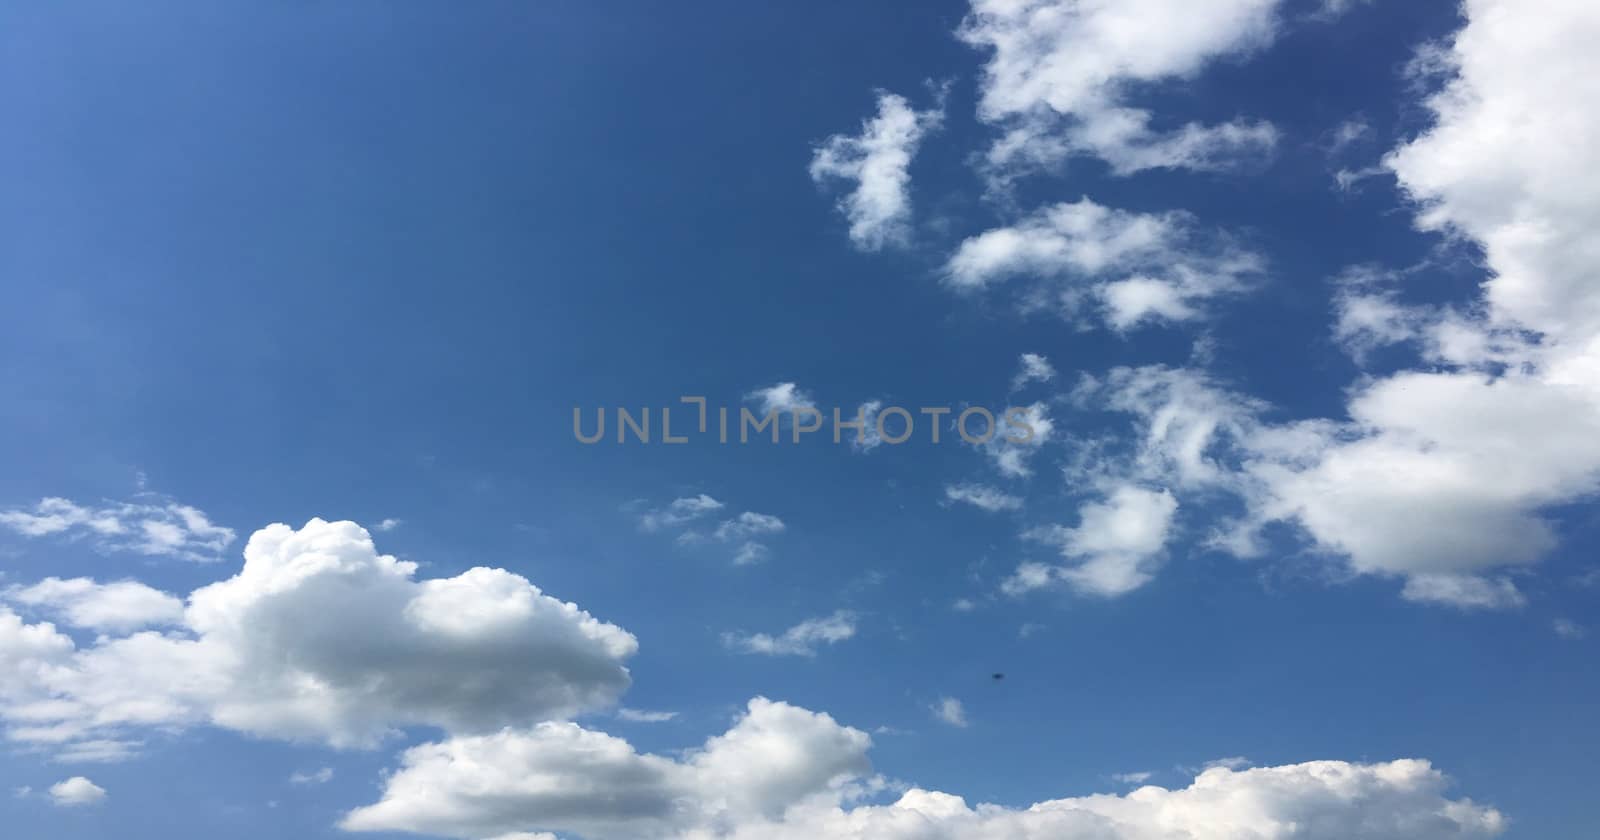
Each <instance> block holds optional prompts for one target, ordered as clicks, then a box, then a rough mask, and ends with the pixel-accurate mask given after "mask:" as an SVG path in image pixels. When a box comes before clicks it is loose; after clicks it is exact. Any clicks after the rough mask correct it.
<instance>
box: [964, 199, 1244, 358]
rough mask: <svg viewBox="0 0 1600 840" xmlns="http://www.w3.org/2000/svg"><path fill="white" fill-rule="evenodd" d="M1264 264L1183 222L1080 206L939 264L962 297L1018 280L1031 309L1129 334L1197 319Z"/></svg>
mask: <svg viewBox="0 0 1600 840" xmlns="http://www.w3.org/2000/svg"><path fill="white" fill-rule="evenodd" d="M1263 268H1264V262H1263V260H1262V259H1261V258H1260V257H1259V256H1257V255H1255V254H1252V253H1250V252H1248V251H1245V250H1242V249H1240V248H1237V247H1235V246H1233V245H1231V244H1229V243H1227V242H1226V241H1223V240H1220V239H1218V238H1216V237H1211V238H1209V239H1208V238H1207V237H1204V236H1201V235H1200V234H1199V233H1198V232H1197V231H1196V230H1195V225H1194V223H1193V221H1192V219H1190V218H1189V216H1188V215H1186V214H1184V213H1176V212H1172V213H1133V212H1129V211H1125V210H1117V209H1114V208H1110V207H1104V206H1102V205H1099V204H1096V203H1095V202H1093V201H1091V200H1089V199H1087V198H1085V199H1082V200H1079V201H1076V202H1068V203H1062V204H1056V205H1052V206H1049V207H1045V208H1043V209H1041V210H1038V211H1036V212H1034V213H1032V214H1031V215H1029V216H1027V217H1025V218H1023V219H1021V220H1020V221H1018V222H1016V223H1015V224H1012V225H1009V226H1006V227H1000V228H994V229H992V230H989V231H985V232H984V233H981V234H979V235H977V236H974V237H972V238H970V239H967V240H966V241H964V242H962V243H961V245H960V247H959V248H957V249H956V252H955V254H954V255H952V256H951V257H950V260H949V261H948V262H947V263H946V265H945V279H946V282H947V284H948V285H950V286H951V287H953V288H955V289H957V290H962V291H976V290H980V289H984V288H988V287H990V286H993V285H995V284H997V283H1000V282H1003V281H1006V280H1008V279H1011V278H1021V279H1023V280H1024V281H1025V288H1024V290H1023V298H1024V301H1025V302H1026V303H1027V304H1028V305H1029V306H1034V307H1042V308H1049V309H1054V310H1057V311H1059V312H1061V313H1062V314H1063V315H1065V316H1067V317H1070V318H1076V317H1079V316H1081V315H1082V314H1083V313H1085V312H1086V311H1093V312H1095V313H1097V314H1098V315H1099V316H1100V317H1101V318H1103V319H1104V320H1105V322H1106V323H1107V324H1109V325H1110V326H1111V327H1112V328H1114V329H1117V330H1120V331H1126V330H1129V329H1132V328H1134V327H1137V326H1139V325H1141V324H1144V323H1147V322H1163V321H1165V322H1178V321H1188V320H1193V319H1195V318H1199V317H1201V316H1202V315H1203V314H1204V309H1203V307H1204V304H1205V302H1206V301H1207V300H1209V299H1211V298H1215V297H1217V296H1220V295H1225V294H1231V293H1235V292H1239V291H1242V290H1243V289H1245V288H1246V287H1247V285H1248V284H1249V282H1250V280H1251V279H1252V278H1254V277H1256V276H1258V275H1259V274H1260V273H1261V272H1262V270H1263Z"/></svg>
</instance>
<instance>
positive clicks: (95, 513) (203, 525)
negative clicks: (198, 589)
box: [0, 497, 234, 561]
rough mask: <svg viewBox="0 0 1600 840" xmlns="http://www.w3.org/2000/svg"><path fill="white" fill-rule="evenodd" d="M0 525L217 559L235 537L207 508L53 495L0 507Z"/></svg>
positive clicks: (105, 545) (111, 546)
mask: <svg viewBox="0 0 1600 840" xmlns="http://www.w3.org/2000/svg"><path fill="white" fill-rule="evenodd" d="M0 527H5V528H9V529H10V530H12V531H15V532H16V533H18V534H21V535H23V536H25V537H46V536H61V537H65V538H69V539H80V538H81V539H86V540H88V541H90V542H91V543H92V544H93V545H94V546H95V547H96V548H99V549H100V550H102V551H126V552H132V553H135V554H145V555H149V556H152V557H175V558H180V559H184V560H197V561H207V560H215V559H216V558H217V557H218V556H219V555H220V554H221V553H222V552H223V551H225V550H226V549H227V548H228V546H229V545H231V544H233V540H234V533H233V530H232V529H229V528H224V527H222V526H220V525H215V524H212V522H211V520H210V519H209V518H207V517H206V515H205V513H204V512H203V511H201V510H198V509H196V508H193V507H190V506H188V505H183V504H178V503H177V502H171V501H160V502H151V501H140V502H111V503H106V504H103V505H99V506H95V505H82V504H78V503H77V502H74V501H71V500H70V499H62V498H56V497H50V498H46V499H42V500H40V502H39V503H38V504H36V505H34V506H33V507H32V508H12V509H9V510H0Z"/></svg>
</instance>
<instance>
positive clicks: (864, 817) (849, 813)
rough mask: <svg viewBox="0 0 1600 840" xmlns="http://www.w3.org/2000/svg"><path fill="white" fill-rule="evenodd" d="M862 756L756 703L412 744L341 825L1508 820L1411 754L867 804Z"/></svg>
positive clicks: (1267, 832) (938, 839)
mask: <svg viewBox="0 0 1600 840" xmlns="http://www.w3.org/2000/svg"><path fill="white" fill-rule="evenodd" d="M870 746H871V739H870V737H869V736H868V735H867V734H866V733H864V732H861V731H859V730H856V729H853V728H850V727H847V726H843V725H841V724H839V723H837V722H836V721H834V720H833V719H832V718H831V717H829V716H827V715H824V714H818V713H815V712H810V711H807V710H805V709H801V708H798V707H795V706H791V705H788V704H785V703H778V702H773V701H769V700H765V699H762V698H757V699H755V700H752V701H751V702H750V704H749V706H748V708H747V710H746V712H745V714H744V715H743V717H741V718H740V720H739V721H738V722H736V723H735V724H734V725H733V727H732V728H731V729H729V730H728V731H727V732H726V733H725V734H723V735H718V736H715V737H713V738H711V739H709V740H707V741H706V742H705V744H704V745H703V746H701V747H699V748H698V749H694V750H690V751H688V752H687V753H686V754H685V755H684V756H683V757H682V758H678V759H673V758H668V757H665V756H659V755H652V754H648V753H644V754H641V753H639V752H637V751H636V750H635V749H634V748H633V747H632V746H631V745H630V744H628V743H627V742H626V741H623V740H621V739H618V738H615V737H612V736H610V735H605V734H603V733H599V732H593V731H590V730H586V729H583V728H580V727H578V726H576V725H574V724H570V723H547V724H541V725H539V726H536V727H533V728H530V729H507V730H503V731H501V732H498V733H494V734H485V735H476V736H467V737H456V738H452V739H449V740H446V741H442V742H438V743H431V744H424V745H421V746H418V747H414V748H412V749H410V750H408V751H407V752H406V753H405V755H404V756H403V757H402V758H401V766H400V768H399V769H398V770H397V771H395V772H394V773H392V774H391V775H389V776H388V778H387V780H386V783H385V788H384V792H383V795H382V797H381V799H380V800H379V801H378V802H376V803H374V804H372V805H368V806H366V807H362V808H357V809H355V810H354V811H351V812H350V813H349V814H347V815H346V816H345V818H344V820H343V821H342V823H341V826H342V827H343V828H345V829H347V830H351V831H407V832H414V833H419V834H429V835H437V836H443V837H452V838H462V840H487V838H501V837H508V836H526V834H528V833H532V832H561V833H563V834H571V835H573V836H577V837H582V838H585V840H613V839H614V838H615V839H616V840H620V838H630V840H633V839H635V838H636V839H637V840H714V839H716V838H722V840H757V839H758V838H759V840H774V839H775V840H790V838H792V839H793V840H802V838H803V840H813V838H818V837H827V838H842V840H850V838H857V840H955V838H961V840H1016V838H1037V839H1038V840H1043V839H1044V838H1053V839H1054V840H1162V839H1163V838H1169V837H1177V836H1182V837H1185V838H1193V840H1234V838H1239V837H1288V836H1291V835H1293V836H1294V837H1296V838H1303V840H1347V838H1350V837H1362V838H1368V839H1369V840H1447V838H1487V837H1494V836H1496V835H1498V834H1499V833H1501V832H1502V831H1503V830H1504V828H1505V826H1506V822H1507V821H1506V819H1505V817H1503V816H1502V815H1501V814H1500V813H1499V812H1498V811H1496V810H1494V809H1493V808H1489V807H1485V806H1482V805H1478V804H1477V803H1475V802H1473V801H1472V800H1470V799H1449V798H1447V797H1446V796H1445V792H1446V790H1447V788H1448V780H1447V779H1446V778H1445V777H1444V776H1443V775H1442V774H1441V773H1439V772H1438V771H1437V770H1435V769H1433V767H1432V766H1430V765H1429V764H1428V763H1427V762H1425V761H1415V760H1403V761H1394V762H1389V763H1382V764H1350V763H1345V762H1339V761H1323V762H1312V763H1307V764H1295V765H1287V766H1283V767H1266V768H1257V769H1250V770H1234V769H1228V768H1225V767H1217V768H1212V769H1208V770H1206V771H1204V772H1203V773H1201V774H1200V775H1199V776H1198V777H1197V778H1195V779H1194V781H1193V783H1191V784H1190V785H1189V786H1188V787H1185V788H1180V789H1177V790H1167V789H1164V788H1160V787H1144V788H1141V789H1139V790H1137V791H1134V792H1132V793H1129V794H1127V795H1122V796H1119V795H1112V794H1102V795H1097V796H1086V797H1081V798H1072V799H1058V800H1052V801H1046V802H1040V803H1037V804H1035V805H1032V806H1029V807H1027V808H1019V809H1013V808H1007V807H1003V806H999V805H988V804H983V805H978V806H975V807H974V806H969V805H968V804H967V802H966V801H965V800H963V799H961V798H960V797H958V796H954V795H951V794H947V793H940V792H937V791H930V790H924V789H921V788H910V789H906V790H904V792H903V793H901V794H899V795H898V797H897V798H896V799H894V801H892V802H890V803H888V804H866V803H864V802H863V801H862V800H863V798H864V797H871V796H874V795H876V794H878V793H880V792H882V791H884V790H885V789H886V787H887V783H886V782H884V780H882V779H881V778H879V777H876V776H873V775H871V767H870V764H869V761H868V758H867V752H868V750H869V748H870Z"/></svg>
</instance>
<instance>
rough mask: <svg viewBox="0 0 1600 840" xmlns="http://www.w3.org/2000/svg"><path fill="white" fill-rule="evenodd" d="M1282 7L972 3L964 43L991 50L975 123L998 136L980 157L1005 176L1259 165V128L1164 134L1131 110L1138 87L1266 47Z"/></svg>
mask: <svg viewBox="0 0 1600 840" xmlns="http://www.w3.org/2000/svg"><path fill="white" fill-rule="evenodd" d="M1278 5H1279V2H1278V0H1208V2H1204V3H1195V2H1191V0H1122V2H1115V3H1112V2H1098V1H1097V2H1084V1H1083V0H972V11H971V14H970V15H969V16H968V17H967V19H966V21H965V22H964V23H963V24H962V26H961V29H960V31H959V33H958V34H959V35H960V37H961V38H962V39H963V40H965V41H966V42H967V43H969V44H972V45H973V46H975V47H979V48H982V49H986V50H988V51H990V55H989V61H988V64H987V66H986V67H985V68H984V74H983V80H982V84H981V100H980V102H979V116H980V117H981V118H982V119H984V120H985V121H987V122H990V123H994V124H996V125H998V126H1000V127H1001V128H1002V129H1003V131H1004V134H1003V135H1002V137H1001V138H1000V139H999V140H998V141H996V142H995V144H994V145H993V146H992V147H991V148H990V150H989V153H988V164H989V166H990V168H991V170H992V172H993V173H994V174H995V176H996V177H997V178H999V179H1001V180H1004V179H1006V178H1008V177H1010V176H1011V175H1013V174H1015V173H1016V172H1019V171H1026V170H1029V169H1039V168H1054V167H1056V166H1059V165H1060V164H1061V163H1062V162H1063V161H1065V160H1066V159H1067V158H1069V157H1072V156H1075V155H1092V156H1095V157H1098V158H1100V159H1102V160H1104V161H1105V162H1106V163H1107V164H1109V165H1110V166H1111V168H1112V170H1113V171H1114V172H1117V173H1119V174H1128V173H1132V172H1137V171H1140V170H1143V169H1151V168H1158V167H1184V168H1193V169H1214V168H1218V167H1223V166H1228V165H1230V164H1232V163H1234V162H1236V161H1238V160H1240V159H1243V158H1246V157H1259V156H1260V155H1262V154H1264V153H1266V152H1268V151H1270V150H1271V149H1272V148H1273V146H1274V145H1275V143H1276V141H1277V131H1276V130H1275V129H1273V127H1272V126H1271V125H1269V124H1267V123H1264V122H1259V121H1252V120H1244V119H1238V120H1234V121H1232V122H1227V123H1222V124H1219V125H1204V124H1201V123H1196V122H1191V123H1187V124H1185V125H1182V126H1180V127H1178V128H1175V129H1171V130H1164V129H1160V128H1157V127H1155V126H1153V125H1152V122H1153V120H1152V117H1153V115H1152V113H1151V112H1150V111H1149V110H1146V109H1144V108H1139V107H1135V106H1132V105H1129V104H1128V103H1127V99H1128V98H1129V95H1130V94H1131V93H1132V92H1133V91H1134V90H1135V89H1136V88H1137V87H1139V86H1141V85H1149V84H1152V83H1159V82H1170V81H1180V80H1183V79H1188V78H1192V77H1194V76H1195V75H1197V74H1198V73H1199V72H1200V71H1201V70H1203V69H1204V68H1205V67H1206V66H1207V65H1208V64H1210V63H1211V62H1213V61H1215V60H1218V59H1220V58H1224V57H1226V56H1230V55H1242V54H1246V53H1248V52H1251V51H1253V50H1256V49H1259V48H1260V47H1262V46H1265V45H1266V44H1268V43H1270V42H1271V40H1272V38H1273V35H1274V34H1275V25H1274V18H1275V14H1276V10H1277V7H1278Z"/></svg>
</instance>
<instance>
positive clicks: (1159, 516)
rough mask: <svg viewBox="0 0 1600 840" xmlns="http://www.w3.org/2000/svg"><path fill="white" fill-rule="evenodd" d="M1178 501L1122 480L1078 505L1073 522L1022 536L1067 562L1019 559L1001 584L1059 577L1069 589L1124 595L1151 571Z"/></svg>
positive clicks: (1022, 585)
mask: <svg viewBox="0 0 1600 840" xmlns="http://www.w3.org/2000/svg"><path fill="white" fill-rule="evenodd" d="M1177 510H1178V502H1177V500H1176V499H1175V498H1173V496H1172V494H1171V493H1170V492H1168V491H1165V490H1150V489H1147V488H1142V487H1136V486H1133V485H1122V486H1118V487H1114V488H1112V489H1111V490H1110V491H1109V492H1107V494H1106V497H1105V499H1104V500H1103V501H1096V502H1090V503H1088V504H1085V505H1084V506H1083V507H1082V508H1080V509H1079V511H1078V519H1079V523H1078V526H1077V527H1075V528H1065V527H1061V526H1055V527H1051V528H1040V529H1035V530H1033V531H1031V532H1029V534H1028V536H1030V537H1032V538H1034V539H1037V540H1040V541H1043V542H1046V543H1049V544H1051V545H1054V546H1056V547H1058V548H1059V549H1060V550H1061V554H1062V556H1063V557H1065V558H1066V559H1068V560H1069V561H1070V562H1069V563H1068V564H1066V565H1062V566H1054V567H1052V566H1048V565H1045V564H1042V563H1032V562H1030V563H1024V564H1022V565H1021V566H1019V567H1018V568H1017V571H1016V572H1014V573H1013V574H1012V575H1011V576H1010V577H1009V578H1007V579H1006V580H1005V581H1004V582H1003V583H1002V584H1001V590H1002V591H1003V592H1005V593H1007V594H1009V595H1021V594H1023V593H1026V592H1029V591H1031V590H1034V589H1040V588H1043V587H1047V586H1051V585H1053V584H1055V583H1057V582H1061V583H1065V584H1067V585H1068V586H1070V587H1072V588H1073V589H1074V590H1076V591H1078V592H1081V593H1085V594H1089V595H1099V596H1102V597H1107V598H1112V597H1116V596H1119V595H1125V594H1127V593H1129V592H1132V591H1133V590H1135V589H1138V588H1139V587H1141V586H1143V585H1145V584H1146V583H1148V582H1149V581H1150V580H1151V578H1153V577H1154V568H1153V567H1154V565H1155V563H1156V561H1157V560H1159V559H1160V557H1161V554H1162V552H1163V551H1164V549H1165V547H1166V544H1167V541H1168V538H1169V534H1170V531H1171V529H1172V519H1173V515H1174V514H1175V513H1176V512H1177Z"/></svg>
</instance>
